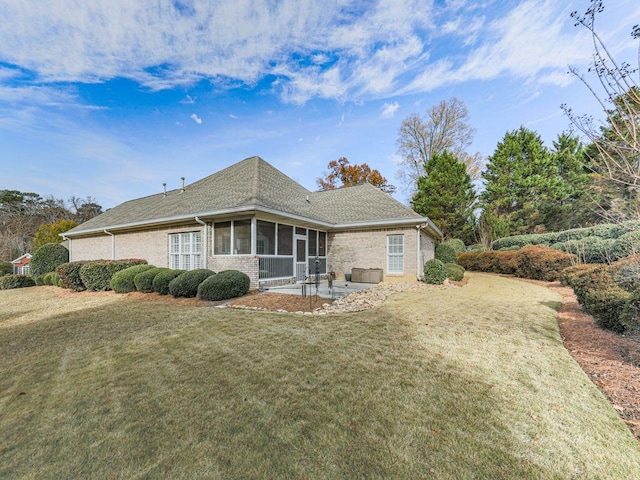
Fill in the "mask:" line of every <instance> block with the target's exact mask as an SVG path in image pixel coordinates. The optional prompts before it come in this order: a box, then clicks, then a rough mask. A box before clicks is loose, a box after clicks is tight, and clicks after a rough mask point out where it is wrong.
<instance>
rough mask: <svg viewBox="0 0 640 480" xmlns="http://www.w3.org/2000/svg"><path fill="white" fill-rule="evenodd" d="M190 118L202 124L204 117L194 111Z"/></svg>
mask: <svg viewBox="0 0 640 480" xmlns="http://www.w3.org/2000/svg"><path fill="white" fill-rule="evenodd" d="M189 118H190V119H191V120H193V121H194V122H196V123H197V124H198V125H202V119H201V118H200V117H199V116H198V115H196V114H195V113H192V114H191V115H189Z"/></svg>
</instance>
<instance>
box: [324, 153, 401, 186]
mask: <svg viewBox="0 0 640 480" xmlns="http://www.w3.org/2000/svg"><path fill="white" fill-rule="evenodd" d="M327 167H328V168H329V173H327V174H326V175H325V176H324V177H323V178H318V179H317V180H316V182H317V184H318V187H320V189H321V190H331V189H334V188H339V187H350V186H352V185H361V184H363V183H370V184H371V185H373V186H375V187H378V188H379V189H380V190H382V191H383V192H386V193H389V194H391V193H393V192H395V191H396V187H394V186H393V185H391V184H390V183H389V181H388V180H387V179H386V178H384V177H383V176H382V174H381V173H380V172H379V171H378V170H377V169H373V170H372V169H371V167H370V166H369V165H367V164H366V163H363V164H361V165H351V164H349V160H347V159H346V158H345V157H340V158H339V159H338V160H331V161H330V162H329V164H328V165H327Z"/></svg>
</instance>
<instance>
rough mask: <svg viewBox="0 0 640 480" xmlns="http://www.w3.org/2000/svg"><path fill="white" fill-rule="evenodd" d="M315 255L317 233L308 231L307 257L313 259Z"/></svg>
mask: <svg viewBox="0 0 640 480" xmlns="http://www.w3.org/2000/svg"><path fill="white" fill-rule="evenodd" d="M316 255H318V232H317V231H316V230H309V256H310V257H315V256H316Z"/></svg>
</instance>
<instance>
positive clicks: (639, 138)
mask: <svg viewBox="0 0 640 480" xmlns="http://www.w3.org/2000/svg"><path fill="white" fill-rule="evenodd" d="M603 10H604V2H603V1H602V0H591V2H590V5H589V7H588V8H587V10H586V11H585V13H584V14H579V13H578V12H573V13H572V14H571V16H572V17H573V18H574V19H575V20H576V26H582V27H584V28H585V29H587V31H588V32H589V34H590V35H591V38H592V40H593V46H594V51H593V61H592V65H591V67H590V68H589V73H590V74H592V75H594V76H595V81H594V80H593V79H591V80H590V79H589V78H588V77H587V76H585V75H583V74H581V73H580V72H579V71H578V70H577V69H576V68H574V67H571V68H570V69H569V70H570V72H571V73H573V74H574V75H575V76H576V77H577V78H578V79H579V80H580V81H582V83H583V84H584V85H585V86H586V87H587V89H588V90H589V92H590V93H591V94H592V95H593V97H594V98H595V99H596V100H597V101H598V103H599V104H600V105H601V107H602V109H603V111H604V113H605V115H606V122H605V125H604V127H603V126H602V125H601V124H600V123H596V122H594V120H593V118H592V117H591V116H588V115H579V114H576V113H574V112H573V110H572V109H571V108H570V107H569V106H567V105H563V106H562V108H563V110H564V112H565V114H566V115H567V116H568V117H569V119H570V120H571V122H572V123H573V124H574V125H575V126H576V127H577V128H578V130H580V132H582V133H583V134H584V135H585V137H586V138H587V139H588V140H589V141H590V142H591V144H592V146H593V148H591V149H590V150H589V153H590V157H591V161H592V162H593V166H594V171H595V173H596V174H598V175H600V176H602V177H603V178H606V179H608V180H609V181H610V182H612V183H614V184H616V185H618V186H619V187H620V188H619V189H620V191H621V193H622V195H623V197H625V203H626V207H625V209H623V210H621V211H620V212H619V213H620V214H621V215H622V216H631V217H635V218H637V217H639V216H640V195H639V190H640V84H638V82H637V81H636V80H635V78H634V75H635V74H636V73H637V72H638V69H637V68H636V69H634V68H632V67H631V66H630V65H629V64H627V63H619V62H618V61H616V59H615V58H614V57H613V55H612V54H611V52H610V51H609V49H608V48H607V46H606V45H605V43H604V42H603V40H602V38H601V37H600V35H599V34H598V32H597V30H596V19H597V16H598V14H599V13H601V12H602V11H603ZM631 37H632V38H634V39H640V25H636V26H635V27H633V29H632V31H631ZM638 57H639V58H638V63H639V65H640V46H639V50H638ZM592 78H593V77H592Z"/></svg>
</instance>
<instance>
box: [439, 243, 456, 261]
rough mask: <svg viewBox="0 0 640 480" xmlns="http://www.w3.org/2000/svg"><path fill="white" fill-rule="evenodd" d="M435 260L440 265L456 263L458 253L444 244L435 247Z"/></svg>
mask: <svg viewBox="0 0 640 480" xmlns="http://www.w3.org/2000/svg"><path fill="white" fill-rule="evenodd" d="M435 258H436V260H440V261H441V262H442V263H458V253H457V252H456V251H455V249H454V248H453V247H452V246H451V245H448V244H446V243H439V244H438V245H436V252H435Z"/></svg>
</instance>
